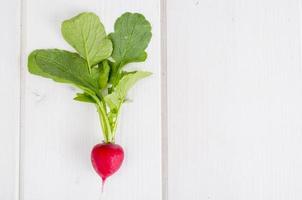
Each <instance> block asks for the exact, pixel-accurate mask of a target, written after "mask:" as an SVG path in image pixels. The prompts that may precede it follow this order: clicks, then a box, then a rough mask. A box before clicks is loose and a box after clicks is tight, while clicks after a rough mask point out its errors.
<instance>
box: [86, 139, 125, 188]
mask: <svg viewBox="0 0 302 200" xmlns="http://www.w3.org/2000/svg"><path fill="white" fill-rule="evenodd" d="M123 160H124V150H123V148H122V147H121V146H120V145H118V144H114V143H101V144H97V145H95V146H94V147H93V149H92V151H91V162H92V166H93V168H94V170H95V171H96V172H97V173H98V175H99V176H100V177H101V178H102V188H103V186H104V183H105V181H106V179H107V178H108V177H109V176H111V175H112V174H114V173H115V172H116V171H117V170H118V169H119V168H120V167H121V165H122V163H123Z"/></svg>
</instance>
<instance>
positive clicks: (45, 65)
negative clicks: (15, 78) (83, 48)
mask: <svg viewBox="0 0 302 200" xmlns="http://www.w3.org/2000/svg"><path fill="white" fill-rule="evenodd" d="M28 70H29V72H30V73H32V74H35V75H39V76H43V77H45V78H50V79H53V80H54V81H57V82H63V83H71V84H73V85H76V86H78V87H80V88H81V89H82V88H87V89H90V90H92V91H94V92H95V93H97V92H98V91H99V84H98V77H99V71H98V69H93V70H92V73H91V74H90V73H89V72H88V70H87V63H86V61H85V60H84V59H83V58H81V57H80V56H79V55H78V54H77V53H71V52H68V51H64V50H59V49H40V50H35V51H33V52H32V53H31V54H30V55H29V58H28Z"/></svg>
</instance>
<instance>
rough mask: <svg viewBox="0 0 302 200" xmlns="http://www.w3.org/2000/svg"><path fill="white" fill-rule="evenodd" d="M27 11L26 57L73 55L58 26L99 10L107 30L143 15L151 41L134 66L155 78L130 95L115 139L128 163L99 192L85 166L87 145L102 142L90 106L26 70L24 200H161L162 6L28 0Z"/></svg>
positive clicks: (136, 1)
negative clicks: (124, 17) (125, 16)
mask: <svg viewBox="0 0 302 200" xmlns="http://www.w3.org/2000/svg"><path fill="white" fill-rule="evenodd" d="M24 11H25V13H24V21H25V24H24V32H25V33H26V34H25V43H26V44H25V52H26V53H25V55H24V58H26V56H27V55H28V54H29V53H30V51H32V50H34V49H37V48H54V47H56V48H63V49H70V50H71V48H70V47H69V46H68V45H67V43H66V42H65V41H64V40H63V38H62V37H61V35H60V24H61V22H62V21H63V20H64V19H67V18H70V17H72V16H74V15H76V14H77V13H79V12H82V11H94V12H95V13H97V14H98V15H99V16H100V18H101V20H102V21H103V22H104V24H105V27H106V29H107V32H111V31H112V30H113V23H114V21H115V19H116V18H117V17H118V16H120V15H121V14H122V13H123V12H126V11H135V12H141V13H143V14H144V15H145V16H146V17H147V18H148V19H149V20H150V21H151V23H152V27H153V38H152V41H151V44H150V46H149V48H148V50H147V51H148V54H149V58H148V61H147V62H146V63H140V64H138V65H133V67H138V66H139V68H141V69H145V70H149V71H152V72H153V73H154V75H153V76H152V77H151V78H149V79H145V80H144V81H142V82H141V83H140V84H138V85H137V87H135V89H133V90H132V92H131V95H130V97H131V98H133V103H129V104H127V105H125V106H124V109H123V113H122V117H121V122H120V128H119V130H118V133H117V138H116V141H117V143H119V144H121V145H122V146H123V147H124V148H125V153H126V158H125V161H124V163H123V166H122V168H121V170H120V171H119V172H118V173H117V174H116V175H114V176H112V177H110V178H109V179H108V181H107V183H106V185H105V192H104V193H103V195H101V181H100V178H99V177H98V176H97V175H96V173H95V172H94V171H93V169H92V166H91V163H90V151H91V149H92V147H93V146H94V145H95V144H96V143H100V142H101V140H102V135H101V132H100V131H101V129H100V125H99V121H98V118H97V113H96V111H95V109H94V107H93V106H91V105H88V104H83V103H78V102H75V101H73V100H72V98H73V97H74V94H75V90H74V89H72V88H71V87H69V86H66V85H62V84H58V83H55V82H53V81H50V80H46V79H42V78H40V77H35V76H32V75H30V74H29V73H27V72H25V73H26V77H25V79H26V80H25V118H24V130H23V135H24V136H23V140H22V165H21V166H22V179H21V199H22V200H41V199H43V200H54V199H56V200H66V199H73V200H83V199H96V200H98V199H100V198H101V199H110V200H121V199H123V200H134V199H137V200H138V199H144V200H154V199H161V156H160V155H161V119H160V1H159V0H156V1H147V0H144V1H141V0H133V1H122V0H117V1H103V0H102V1H100V0H92V1H82V0H73V1H69V0H53V1H40V0H26V5H25V8H24ZM101 196H102V197H101Z"/></svg>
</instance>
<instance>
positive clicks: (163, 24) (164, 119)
mask: <svg viewBox="0 0 302 200" xmlns="http://www.w3.org/2000/svg"><path fill="white" fill-rule="evenodd" d="M160 3H161V6H160V28H161V31H160V32H161V133H162V134H161V148H162V149H161V154H162V155H161V157H162V158H161V163H162V164H161V168H162V172H161V173H162V175H161V176H162V200H168V116H167V113H168V112H167V109H168V106H167V12H166V11H167V8H166V6H167V2H166V0H161V2H160Z"/></svg>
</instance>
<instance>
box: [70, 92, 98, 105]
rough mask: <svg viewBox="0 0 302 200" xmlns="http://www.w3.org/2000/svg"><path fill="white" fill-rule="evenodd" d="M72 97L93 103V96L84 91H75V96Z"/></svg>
mask: <svg viewBox="0 0 302 200" xmlns="http://www.w3.org/2000/svg"><path fill="white" fill-rule="evenodd" d="M73 99H74V100H76V101H80V102H87V103H95V101H94V100H93V98H92V97H91V96H90V95H88V94H86V93H77V94H76V97H75V98H73Z"/></svg>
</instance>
